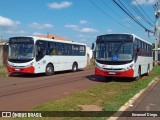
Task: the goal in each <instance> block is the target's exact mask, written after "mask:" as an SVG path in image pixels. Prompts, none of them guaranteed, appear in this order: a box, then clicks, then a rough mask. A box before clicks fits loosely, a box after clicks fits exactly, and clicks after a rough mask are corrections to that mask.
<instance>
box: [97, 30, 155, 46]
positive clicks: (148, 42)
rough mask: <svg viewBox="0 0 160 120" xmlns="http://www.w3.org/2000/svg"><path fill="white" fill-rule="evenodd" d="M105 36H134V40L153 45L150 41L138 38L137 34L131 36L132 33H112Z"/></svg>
mask: <svg viewBox="0 0 160 120" xmlns="http://www.w3.org/2000/svg"><path fill="white" fill-rule="evenodd" d="M104 35H132V36H133V37H134V38H137V39H140V40H141V41H143V42H146V43H148V44H150V45H152V43H150V42H148V41H146V40H144V39H142V38H140V37H138V36H136V35H135V34H131V33H110V34H104ZM99 36H103V35H99Z"/></svg>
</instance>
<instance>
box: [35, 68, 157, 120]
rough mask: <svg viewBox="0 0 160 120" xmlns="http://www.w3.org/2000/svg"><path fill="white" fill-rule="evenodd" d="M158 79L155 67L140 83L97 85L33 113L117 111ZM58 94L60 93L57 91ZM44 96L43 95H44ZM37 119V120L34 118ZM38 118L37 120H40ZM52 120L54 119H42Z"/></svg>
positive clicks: (72, 119) (85, 119)
mask: <svg viewBox="0 0 160 120" xmlns="http://www.w3.org/2000/svg"><path fill="white" fill-rule="evenodd" d="M156 77H160V67H158V66H157V67H154V69H153V70H152V72H151V73H150V76H143V77H142V78H141V79H140V80H138V81H133V80H130V79H127V80H123V79H122V80H118V81H112V82H106V83H104V84H101V85H97V86H95V87H93V88H91V89H88V90H85V91H82V92H80V93H75V94H73V95H71V96H68V97H66V98H64V99H61V100H57V101H55V102H53V103H48V104H44V105H41V106H37V107H35V108H34V109H33V110H32V111H80V110H82V108H81V107H79V106H78V105H98V106H101V107H103V109H104V111H117V110H118V109H119V108H120V107H121V106H122V105H124V104H125V103H126V102H127V101H128V100H129V99H130V98H132V97H133V96H134V95H135V94H136V93H138V92H139V91H140V90H142V89H144V88H146V87H147V86H148V84H149V83H150V82H151V81H152V80H153V79H154V78H156ZM57 93H58V91H57ZM42 96H43V95H42ZM34 119H35V118H34ZM39 119H40V118H38V119H37V120H39ZM41 119H45V120H51V119H53V118H49V117H48V118H41ZM54 119H56V120H79V119H83V120H94V119H95V120H97V119H98V120H105V119H106V118H105V117H81V118H78V117H70V118H68V117H59V118H58V117H55V118H54Z"/></svg>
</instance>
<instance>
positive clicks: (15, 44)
mask: <svg viewBox="0 0 160 120" xmlns="http://www.w3.org/2000/svg"><path fill="white" fill-rule="evenodd" d="M21 39H22V41H21ZM21 39H10V41H9V55H8V59H10V60H11V59H14V60H16V59H17V60H29V59H33V58H34V43H33V41H31V40H29V41H27V40H25V39H23V38H21ZM24 40H25V41H24Z"/></svg>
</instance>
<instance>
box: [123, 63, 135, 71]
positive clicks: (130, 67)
mask: <svg viewBox="0 0 160 120" xmlns="http://www.w3.org/2000/svg"><path fill="white" fill-rule="evenodd" d="M132 68H133V64H131V65H130V66H128V67H126V68H123V70H125V71H126V70H130V69H132Z"/></svg>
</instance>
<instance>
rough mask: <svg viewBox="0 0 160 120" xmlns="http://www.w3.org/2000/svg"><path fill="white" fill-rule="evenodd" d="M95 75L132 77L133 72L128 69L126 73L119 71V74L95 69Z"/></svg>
mask: <svg viewBox="0 0 160 120" xmlns="http://www.w3.org/2000/svg"><path fill="white" fill-rule="evenodd" d="M95 74H96V75H100V76H113V77H133V75H134V70H133V69H130V70H127V71H119V72H109V71H106V70H105V71H104V70H100V69H98V68H95Z"/></svg>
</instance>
